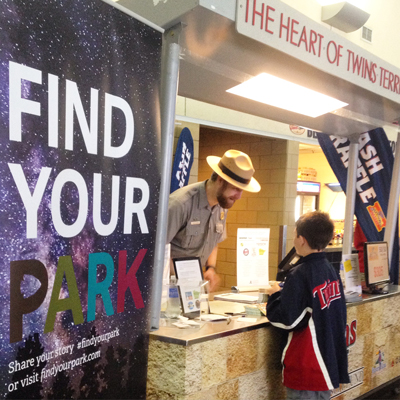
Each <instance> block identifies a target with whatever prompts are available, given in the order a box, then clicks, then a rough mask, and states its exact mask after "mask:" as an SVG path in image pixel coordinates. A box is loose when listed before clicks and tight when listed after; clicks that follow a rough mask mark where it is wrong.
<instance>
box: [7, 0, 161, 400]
mask: <svg viewBox="0 0 400 400" xmlns="http://www.w3.org/2000/svg"><path fill="white" fill-rule="evenodd" d="M0 15H1V17H0V32H1V45H0V60H1V62H0V98H1V102H0V144H1V145H0V196H1V213H0V222H1V228H2V229H1V233H0V251H1V264H0V270H1V273H0V287H1V292H0V300H1V304H2V306H1V318H0V348H1V369H0V380H1V384H0V388H1V397H2V398H18V399H23V398H35V399H41V398H90V399H95V398H107V399H108V398H110V399H111V398H118V399H121V398H132V399H144V398H145V395H146V371H147V365H146V364H147V349H148V343H147V340H148V339H147V337H148V331H149V319H150V318H149V314H150V309H149V306H150V304H149V300H150V299H149V297H150V287H151V281H152V265H153V258H154V247H155V232H156V225H157V208H158V204H157V202H158V197H159V185H160V171H159V167H158V163H157V159H158V158H159V157H160V144H159V141H158V138H159V136H160V132H159V110H158V107H159V97H158V91H159V86H160V75H161V68H160V64H161V34H160V33H159V32H156V31H154V30H153V29H152V28H150V27H148V26H146V25H145V24H143V23H142V22H139V21H136V20H134V19H133V18H132V17H129V16H128V15H126V14H123V13H121V12H120V11H118V10H117V9H115V8H113V7H112V6H109V5H107V4H106V3H104V2H102V1H97V0H85V1H83V2H79V1H78V2H76V1H70V0H53V1H49V2H47V1H44V2H41V1H36V0H6V1H4V2H1V3H0Z"/></svg>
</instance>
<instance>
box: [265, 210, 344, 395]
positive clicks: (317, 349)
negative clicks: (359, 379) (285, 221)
mask: <svg viewBox="0 0 400 400" xmlns="http://www.w3.org/2000/svg"><path fill="white" fill-rule="evenodd" d="M333 231H334V225H333V222H332V221H331V220H330V218H329V215H328V214H327V213H324V212H320V211H315V212H311V213H307V214H304V215H303V216H301V217H300V218H299V219H298V221H297V222H296V227H295V231H294V236H295V237H294V240H293V242H294V246H295V249H296V252H297V254H298V255H300V256H303V259H302V262H301V263H300V264H299V265H297V266H295V267H294V268H293V269H292V270H291V272H290V273H289V275H288V277H287V278H286V281H285V284H284V286H283V289H282V290H280V287H279V286H278V285H274V286H273V287H272V288H271V289H270V294H271V296H270V298H269V300H268V305H267V317H268V319H269V321H270V322H271V324H272V325H274V326H276V327H278V328H282V329H285V330H288V331H289V335H288V341H287V344H286V347H285V349H284V351H283V355H282V363H283V373H282V374H283V384H284V385H285V386H286V388H287V399H307V400H309V399H329V398H330V396H331V391H332V390H333V389H334V388H336V387H338V386H339V383H348V382H350V380H349V375H348V373H347V348H346V338H345V332H346V303H345V298H344V293H343V286H342V282H341V280H340V277H339V274H338V273H337V272H336V270H335V269H334V268H333V267H332V265H331V264H330V263H329V261H328V260H327V259H326V256H325V253H324V252H323V250H324V249H325V247H326V246H327V245H328V243H329V241H330V240H331V239H332V237H333Z"/></svg>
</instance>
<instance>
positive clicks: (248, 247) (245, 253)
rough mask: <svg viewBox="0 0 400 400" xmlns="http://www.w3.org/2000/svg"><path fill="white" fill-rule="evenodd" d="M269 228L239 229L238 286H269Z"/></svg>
mask: <svg viewBox="0 0 400 400" xmlns="http://www.w3.org/2000/svg"><path fill="white" fill-rule="evenodd" d="M269 232H270V230H269V228H239V229H238V232H237V285H238V286H266V285H269V273H268V250H269Z"/></svg>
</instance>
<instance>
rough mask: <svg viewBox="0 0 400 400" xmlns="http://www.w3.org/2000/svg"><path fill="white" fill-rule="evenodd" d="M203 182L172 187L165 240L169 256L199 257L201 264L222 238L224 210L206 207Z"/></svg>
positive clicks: (217, 207) (224, 233)
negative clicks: (169, 252) (168, 245)
mask: <svg viewBox="0 0 400 400" xmlns="http://www.w3.org/2000/svg"><path fill="white" fill-rule="evenodd" d="M206 182H207V181H204V182H198V183H194V184H192V185H189V186H185V187H183V188H181V189H178V190H176V191H175V192H173V193H171V194H170V196H169V205H168V232H167V243H171V257H172V258H177V257H200V260H201V265H202V266H204V265H205V264H206V261H207V259H208V257H209V256H210V254H211V252H212V251H213V249H214V247H215V246H216V245H217V244H218V243H220V242H222V241H223V240H224V239H225V238H226V232H225V222H226V214H227V210H226V209H224V208H222V207H221V206H220V205H219V204H217V205H215V206H214V207H212V208H211V207H210V205H209V204H208V200H207V194H206Z"/></svg>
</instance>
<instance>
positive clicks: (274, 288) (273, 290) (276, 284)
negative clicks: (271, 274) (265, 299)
mask: <svg viewBox="0 0 400 400" xmlns="http://www.w3.org/2000/svg"><path fill="white" fill-rule="evenodd" d="M281 289H282V288H281V287H280V286H279V282H274V284H273V285H272V286H271V287H270V288H268V289H267V293H268V294H269V295H271V294H273V293H276V292H279V291H280V290H281Z"/></svg>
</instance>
